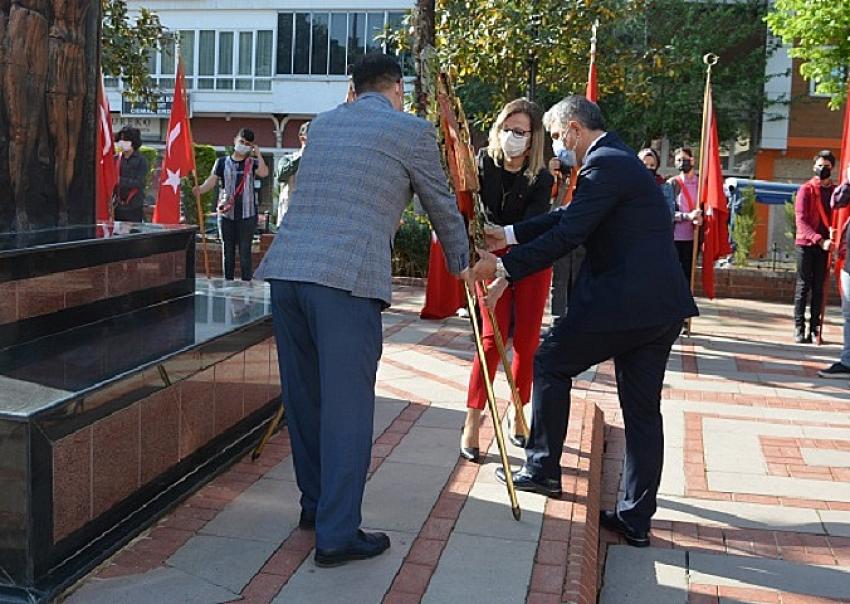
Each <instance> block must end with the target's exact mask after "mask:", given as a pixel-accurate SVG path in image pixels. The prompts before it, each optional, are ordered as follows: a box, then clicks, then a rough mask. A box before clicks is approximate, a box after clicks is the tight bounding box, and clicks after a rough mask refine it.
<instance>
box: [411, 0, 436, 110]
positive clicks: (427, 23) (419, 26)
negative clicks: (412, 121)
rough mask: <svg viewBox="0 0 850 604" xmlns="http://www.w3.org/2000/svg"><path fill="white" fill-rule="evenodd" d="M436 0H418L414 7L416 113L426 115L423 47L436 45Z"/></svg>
mask: <svg viewBox="0 0 850 604" xmlns="http://www.w3.org/2000/svg"><path fill="white" fill-rule="evenodd" d="M434 3H435V0H416V7H415V8H414V9H413V11H414V12H413V23H414V34H413V59H414V62H415V64H416V81H415V83H414V85H415V92H416V113H417V114H418V115H419V116H422V117H424V116H425V114H426V112H427V107H428V98H427V96H428V95H427V92H426V91H425V90H423V87H422V61H421V55H422V49H424V48H427V47H428V46H434V45H435V35H434V29H435V24H436V21H435V18H436V17H435V14H436V8H435V5H434Z"/></svg>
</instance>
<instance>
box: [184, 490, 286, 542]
mask: <svg viewBox="0 0 850 604" xmlns="http://www.w3.org/2000/svg"><path fill="white" fill-rule="evenodd" d="M300 498H301V493H300V492H299V490H298V487H297V485H296V484H295V483H294V482H289V481H283V480H269V479H267V478H261V479H260V480H258V481H257V482H255V483H254V484H253V485H251V486H250V487H249V488H248V489H247V490H246V491H245V492H244V493H242V495H240V496H239V497H237V498H236V499H235V500H233V501H232V502H231V503H230V504H229V505H228V506H227V507H226V508H225V509H223V510H222V511H221V512H219V514H218V516H216V517H215V518H213V519H212V520H211V521H210V522H208V523H207V525H206V526H205V527H204V528H203V529H201V531H200V532H201V533H203V534H207V535H218V536H220V537H235V538H237V539H254V540H257V541H269V542H271V543H275V544H280V543H281V542H283V540H284V539H286V537H287V536H288V535H289V533H291V532H292V530H293V529H294V528H295V527H296V526H298V518H299V515H300V513H301V504H300Z"/></svg>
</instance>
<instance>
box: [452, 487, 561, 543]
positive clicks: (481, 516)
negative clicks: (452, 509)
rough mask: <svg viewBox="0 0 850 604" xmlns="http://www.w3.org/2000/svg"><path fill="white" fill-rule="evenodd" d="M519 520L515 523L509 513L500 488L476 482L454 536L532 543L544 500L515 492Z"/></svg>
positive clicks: (537, 535)
mask: <svg viewBox="0 0 850 604" xmlns="http://www.w3.org/2000/svg"><path fill="white" fill-rule="evenodd" d="M517 500H518V501H519V505H520V507H521V508H522V519H521V520H520V521H519V522H517V521H516V520H514V517H513V515H512V513H511V504H510V500H509V499H508V492H507V489H506V488H505V486H504V485H501V484H486V483H480V482H476V483H475V485H474V486H473V487H472V490H470V492H469V498H468V499H467V500H466V504H465V505H464V506H463V509H462V510H461V512H460V516H459V517H458V519H457V523H456V524H455V529H454V530H455V534H457V533H466V534H470V535H483V536H493V535H498V536H499V537H500V538H502V539H508V540H510V541H532V542H534V543H536V542H537V540H538V539H539V538H540V527H541V526H542V524H543V509H544V507H545V506H546V498H545V497H543V496H541V495H537V494H535V493H525V492H521V491H518V492H517Z"/></svg>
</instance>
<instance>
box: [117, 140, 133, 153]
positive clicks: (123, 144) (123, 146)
mask: <svg viewBox="0 0 850 604" xmlns="http://www.w3.org/2000/svg"><path fill="white" fill-rule="evenodd" d="M115 148H116V149H118V150H119V151H121V152H122V153H123V152H124V151H129V150H130V149H132V148H133V143H131V142H130V141H118V142H116V143H115Z"/></svg>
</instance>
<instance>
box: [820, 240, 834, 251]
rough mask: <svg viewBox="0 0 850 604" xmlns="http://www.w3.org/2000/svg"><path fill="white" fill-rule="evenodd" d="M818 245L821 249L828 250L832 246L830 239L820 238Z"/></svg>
mask: <svg viewBox="0 0 850 604" xmlns="http://www.w3.org/2000/svg"><path fill="white" fill-rule="evenodd" d="M820 246H821V249H822V250H823V251H825V252H828V251H829V250H830V248H832V239H821V241H820Z"/></svg>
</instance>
